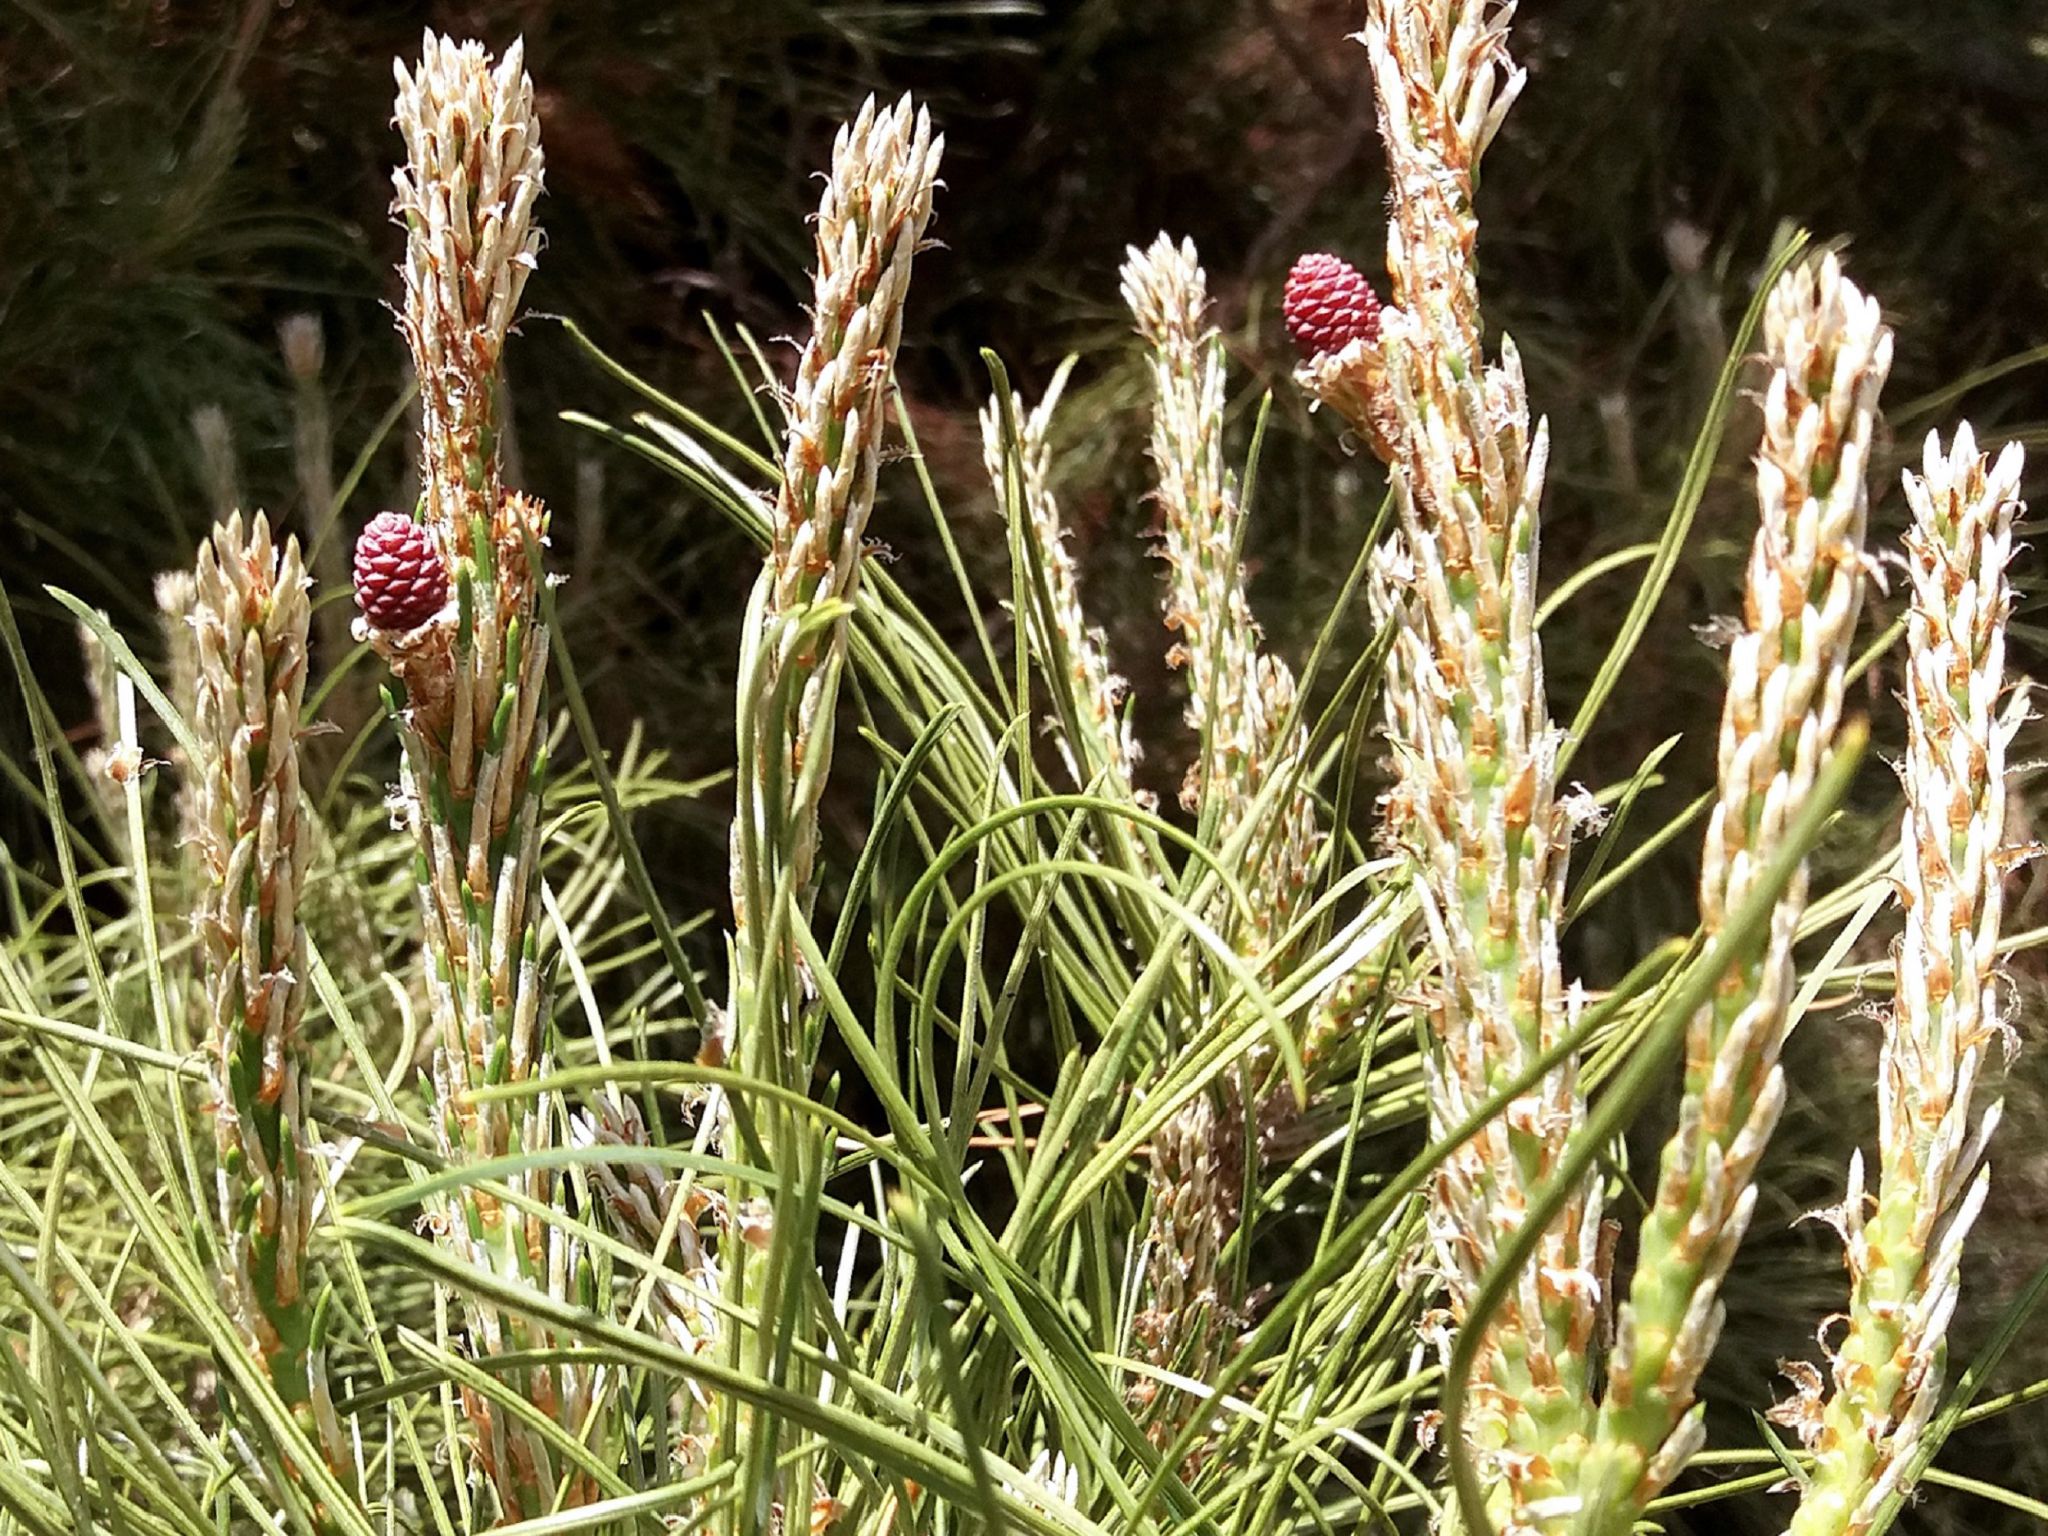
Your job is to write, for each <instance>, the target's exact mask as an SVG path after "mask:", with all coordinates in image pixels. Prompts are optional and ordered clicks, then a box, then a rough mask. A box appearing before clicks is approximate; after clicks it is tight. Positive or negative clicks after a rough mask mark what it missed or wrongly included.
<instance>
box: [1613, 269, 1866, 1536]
mask: <svg viewBox="0 0 2048 1536" xmlns="http://www.w3.org/2000/svg"><path fill="white" fill-rule="evenodd" d="M1764 352H1765V356H1766V358H1767V359H1768V361H1769V363H1770V365H1771V378H1770V383H1769V385H1768V387H1767V389H1766V392H1765V395H1764V430H1763V442H1762V445H1761V447H1760V448H1759V450H1758V454H1757V465H1756V482H1757V501H1758V506H1759V511H1760V513H1761V526H1760V527H1759V528H1758V530H1757V534H1756V539H1755V542H1754V543H1753V545H1752V546H1751V549H1750V556H1749V568H1748V579H1747V586H1746V590H1745V595H1744V614H1743V627H1742V630H1741V633H1740V634H1738V635H1737V637H1736V639H1735V642H1734V645H1733V647H1732V648H1731V650H1730V652H1729V658H1728V693H1727V698H1726V702H1725V704H1724V706H1723V710H1722V715H1721V732H1720V794H1719V798H1718V799H1717V800H1716V802H1715V805H1714V809H1713V814H1712V817H1711V819H1710V820H1709V823H1708V827H1707V836H1706V846H1705V849H1704V851H1703V854H1702V861H1701V871H1700V923H1701V927H1702V929H1703V931H1704V932H1705V934H1706V936H1707V937H1708V938H1709V939H1711V938H1713V937H1715V936H1716V935H1718V934H1719V933H1720V932H1721V930H1722V928H1723V926H1724V925H1725V923H1726V922H1727V919H1728V915H1729V913H1731V912H1733V911H1734V910H1735V909H1737V908H1738V907H1740V906H1741V905H1742V903H1743V902H1744V900H1745V899H1746V898H1747V897H1748V896H1749V895H1750V893H1751V891H1752V890H1753V889H1754V888H1755V885H1756V882H1757V881H1758V880H1759V879H1761V878H1762V875H1763V871H1764V867H1765V865H1766V864H1767V863H1768V862H1769V860H1770V858H1771V856H1772V854H1773V852H1774V851H1775V850H1776V849H1777V847H1778V846H1779V845H1780V844H1781V843H1782V842H1783V839H1784V835H1785V829H1786V828H1787V826H1788V825H1789V824H1790V823H1791V822H1792V820H1793V819H1794V818H1795V817H1796V816H1797V815H1798V814H1799V812H1800V810H1801V808H1802V807H1803V806H1804V805H1805V804H1806V801H1807V798H1808V797H1809V795H1810V794H1811V793H1812V790H1813V785H1814V782H1815V779H1816V778H1817V776H1818V775H1819V773H1820V771H1821V769H1822V768H1823V767H1824V766H1825V765H1826V763H1827V761H1828V759H1829V756H1830V754H1831V753H1832V751H1833V747H1834V740H1835V734H1836V727H1837V725H1838V724H1839V722H1840V720H1841V714H1842V689H1843V674H1844V671H1845V669H1846V667H1847V666H1848V662H1849V655H1850V641H1851V638H1852V636H1853V634H1854V632H1855V628H1856V616H1857V612H1858V610H1859V608H1860V607H1861V604H1862V591H1863V568H1864V558H1865V557H1864V553H1863V535H1864V522H1865V514H1866V509H1867V504H1868V497H1867V493H1866V489H1865V484H1864V477H1865V471H1866V468H1867V466H1868V463H1869V458H1870V440H1871V432H1872V428H1873V424H1874V422H1875V419H1876V414H1877V397H1878V391H1879V390H1880V389H1881V388H1882V387H1883V384H1884V380H1885V375H1886V373H1887V372H1888V371H1889V369H1890V367H1891V354H1892V338H1891V332H1890V330H1889V329H1887V328H1886V326H1885V325H1884V324H1883V322H1882V321H1881V320H1880V318H1879V316H1878V308H1877V304H1876V302H1875V301H1874V300H1872V299H1870V298H1867V297H1865V296H1864V295H1863V294H1862V293H1860V292H1859V291H1858V290H1857V289H1856V287H1855V285H1854V284H1852V283H1851V282H1849V280H1848V279H1847V278H1845V277H1843V275H1842V272H1841V268H1840V267H1839V265H1838V264H1837V263H1836V261H1835V259H1834V258H1833V257H1832V256H1829V257H1826V258H1824V259H1823V260H1821V261H1819V262H1817V263H1813V264H1810V265H1808V266H1805V267H1801V268H1798V269H1795V270H1793V271H1791V272H1788V273H1787V274H1786V275H1785V276H1784V277H1783V278H1781V279H1780V280H1779V282H1778V285H1777V287H1776V288H1775V289H1774V290H1773V291H1772V293H1771V295H1770V297H1769V299H1768V301H1767V304H1766V308H1765V312H1764ZM1805 910H1806V875H1805V870H1804V868H1803V867H1802V868H1801V869H1800V870H1799V871H1798V872H1797V873H1795V874H1794V876H1793V878H1792V879H1791V881H1790V883H1789V884H1788V885H1787V886H1786V887H1785V888H1784V890H1783V891H1782V892H1781V893H1780V895H1779V897H1778V900H1777V903H1776V905H1775V907H1774V908H1773V909H1772V914H1771V920H1770V926H1769V930H1768V932H1767V933H1766V934H1765V935H1764V936H1763V938H1762V939H1761V940H1760V941H1759V942H1758V943H1756V944H1755V945H1753V946H1752V947H1751V949H1750V950H1749V951H1748V952H1747V953H1745V954H1742V955H1741V956H1740V957H1739V958H1738V959H1736V960H1735V961H1734V963H1733V964H1731V966H1730V967H1729V969H1728V971H1727V973H1726V974H1725V975H1724V976H1723V978H1722V980H1721V983H1720V985H1719V987H1718V989H1717V991H1716V993H1715V996H1714V998H1713V1000H1712V1001H1711V1002H1710V1003H1708V1004H1707V1005H1706V1006H1705V1007H1704V1008H1702V1009H1701V1010H1700V1012H1699V1014H1698V1015H1697V1016H1696V1017H1695V1018H1694V1019H1693V1020H1692V1022H1691V1025H1690V1027H1689V1030H1688V1033H1687V1036H1686V1047H1685V1091H1684V1096H1683V1098H1682V1099H1681V1101H1680V1104H1679V1112H1678V1127H1677V1130H1676V1131H1675V1132H1674V1134H1673V1135H1672V1137H1671V1139H1670V1141H1669V1142H1667V1143H1666V1145H1665V1148H1664V1153H1663V1157H1662V1160H1661V1162H1660V1165H1659V1172H1658V1180H1657V1191H1656V1196H1655V1199H1654V1201H1653V1203H1652V1205H1651V1208H1650V1210H1649V1211H1648V1212H1647V1213H1646V1214H1645V1216H1644V1218H1643V1223H1642V1227H1641V1233H1640V1239H1639V1244H1638V1255H1637V1259H1636V1271H1635V1275H1634V1278H1633V1281H1632V1283H1631V1286H1630V1290H1629V1295H1628V1299H1627V1301H1626V1302H1624V1303H1623V1305H1622V1306H1621V1308H1620V1311H1619V1315H1618V1319H1617V1327H1616V1336H1615V1346H1614V1354H1613V1358H1612V1360H1611V1361H1610V1364H1609V1370H1608V1382H1607V1392H1606V1396H1605V1398H1604V1400H1603V1401H1602V1403H1601V1408H1600V1430H1599V1439H1600V1446H1599V1451H1598V1454H1597V1455H1596V1456H1595V1457H1594V1458H1593V1459H1592V1460H1591V1462H1590V1463H1589V1465H1588V1467H1587V1470H1586V1477H1585V1482H1584V1485H1583V1493H1584V1497H1585V1501H1586V1516H1585V1520H1586V1523H1585V1525H1584V1527H1583V1528H1584V1529H1585V1530H1587V1531H1590V1532H1601V1533H1605V1532H1615V1533H1625V1532H1627V1531H1628V1529H1629V1528H1630V1525H1631V1523H1632V1522H1633V1520H1634V1519H1635V1518H1636V1516H1637V1515H1638V1514H1640V1512H1641V1511H1642V1509H1643V1507H1644V1505H1645V1504H1646V1503H1647V1502H1648V1501H1649V1500H1650V1499H1651V1498H1653V1497H1655V1496H1656V1494H1657V1493H1658V1492H1659V1491H1661V1490H1662V1489H1663V1488H1664V1487H1665V1486H1667V1485H1668V1484H1669V1483H1670V1481H1671V1479H1672V1478H1673V1477H1675V1476H1676V1475H1677V1474H1678V1472H1679V1471H1680V1469H1682V1468H1683V1467H1684V1465H1685V1463H1686V1461H1687V1460H1688V1459H1689V1458H1690V1457H1691V1455H1692V1453H1693V1452H1694V1451H1695V1450H1696V1449H1697V1448H1698V1447H1699V1445H1700V1443H1701V1441H1702V1440H1703V1439H1704V1434H1705V1432H1704V1429H1703V1427H1702V1425H1701V1409H1700V1408H1699V1406H1698V1405H1697V1404H1696V1403H1695V1401H1694V1398H1695V1391H1696V1387H1697V1384H1698V1382H1699V1377H1700V1372H1701V1370H1702V1369H1703V1368H1704V1367H1705V1365H1706V1363H1707V1359H1708V1357H1709V1356H1710V1355H1711V1354H1712V1353H1713V1348H1714V1343H1715V1340H1716V1338H1717V1337H1718V1335H1719V1333H1720V1329H1721V1319H1722V1306H1721V1301H1720V1288H1721V1281H1722V1278H1723V1276H1725V1275H1726V1273H1727V1270H1728V1265H1729V1263H1730V1261H1731V1260H1732V1259H1733V1258H1734V1255H1735V1249H1736V1246H1737V1245H1738V1244H1739V1243H1740V1242H1741V1240H1742V1234H1743V1232H1744V1230H1745V1229H1746V1228H1747V1227H1748V1225H1749V1219H1750V1215H1751V1212H1752V1211H1753V1209H1754V1206H1755V1201H1756V1190H1755V1185H1754V1180H1755V1176H1756V1167H1757V1161H1758V1159H1759V1158H1760V1157H1761V1155H1762V1153H1763V1150H1764V1146H1765V1143H1766V1142H1767V1141H1768V1140H1769V1139H1770V1135H1771V1132H1772V1130H1773V1128H1774V1127H1775V1126H1776V1124H1777V1120H1778V1115H1779V1112H1780V1110H1781V1109H1782V1108H1783V1106H1784V1101H1785V1080H1784V1074H1783V1071H1782V1069H1781V1068H1780V1066H1779V1063H1778V1057H1779V1052H1780V1049H1781V1047H1782V1046H1783V1044H1784V1040H1785V1035H1786V1032H1787V1030H1788V1028H1789V1025H1790V1020H1789V1017H1788V1012H1789V1009H1790V1006H1791V1002H1792V993H1793V988H1794V984H1795V980H1796V974H1797V973H1796V969H1795V966H1794V962H1793V953H1792V947H1793V940H1794V938H1795V936H1796V933H1797V930H1798V926H1799V920H1800V917H1801V916H1802V914H1803V913H1804V912H1805Z"/></svg>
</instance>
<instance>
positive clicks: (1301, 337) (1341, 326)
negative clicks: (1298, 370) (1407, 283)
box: [1280, 251, 1380, 358]
mask: <svg viewBox="0 0 2048 1536" xmlns="http://www.w3.org/2000/svg"><path fill="white" fill-rule="evenodd" d="M1280 309H1281V313H1282V314H1284V315H1285V316H1286V318H1287V334H1288V335H1289V336H1291V337H1293V338H1294V345H1295V346H1296V348H1298V349H1299V350H1300V352H1301V355H1302V356H1303V357H1305V358H1315V357H1320V356H1321V355H1322V354H1324V353H1325V352H1341V351H1343V350H1344V349H1345V348H1346V347H1348V346H1349V345H1350V344H1351V343H1352V342H1354V341H1368V342H1370V341H1376V340H1378V339H1379V334H1380V296H1379V295H1378V294H1376V293H1374V292H1373V291H1372V284H1371V283H1369V282H1367V281H1366V279H1365V274H1364V273H1363V272H1361V271H1359V270H1358V268H1356V267H1354V266H1352V265H1351V263H1350V262H1348V261H1346V260H1344V258H1343V257H1341V256H1332V255H1329V254H1328V253H1327V252H1323V251H1313V252H1311V253H1309V254H1308V255H1306V256H1301V257H1298V258H1296V260H1295V263H1294V266H1293V267H1292V268H1291V269H1290V270H1289V271H1288V273H1287V286H1286V287H1285V288H1284V289H1283V290H1282V292H1281V296H1280Z"/></svg>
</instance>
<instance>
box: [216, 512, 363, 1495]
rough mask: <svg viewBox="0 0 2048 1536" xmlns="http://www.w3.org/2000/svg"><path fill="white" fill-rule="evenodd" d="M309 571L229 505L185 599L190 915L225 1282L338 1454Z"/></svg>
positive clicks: (291, 1400) (281, 1381)
mask: <svg viewBox="0 0 2048 1536" xmlns="http://www.w3.org/2000/svg"><path fill="white" fill-rule="evenodd" d="M307 586H308V582H307V581H306V577H305V571H304V567H303V566H302V565H301V563H300V559H299V546H298V541H297V540H296V539H287V540H286V541H285V543H284V546H283V547H282V548H279V547H278V546H277V545H276V543H275V542H273V540H272V538H271V533H270V523H269V520H268V519H267V518H265V517H264V516H263V514H262V513H260V512H259V513H258V514H257V515H256V516H255V518H254V519H253V520H252V521H251V522H250V523H248V524H247V525H246V526H245V525H244V523H243V522H242V518H241V515H240V514H239V513H237V514H235V515H233V516H231V517H230V518H229V519H228V521H227V523H226V524H225V525H223V526H216V527H215V528H214V530H213V532H212V534H211V536H210V537H209V538H208V539H207V541H206V542H205V543H203V544H202V545H200V547H199V562H198V568H197V571H196V574H195V576H194V578H193V591H192V604H191V615H192V629H193V637H194V649H195V675H194V679H193V685H192V686H193V690H194V713H193V730H194V733H195V734H196V736H197V737H198V746H199V757H198V759H197V761H194V762H192V763H189V764H188V765H187V775H188V778H189V780H190V796H191V805H192V815H193V820H194V831H195V834H196V847H197V850H198V857H199V862H200V866H201V869H202V871H203V877H204V880H205V885H204V890H203V893H202V896H201V905H200V908H199V910H198V912H197V913H196V914H195V921H196V925H197V928H198V932H199V941H200V951H201V954H202V956H203V959H204V969H205V981H206V1004H207V1065H208V1069H209V1072H210V1074H211V1077H212V1083H213V1099H214V1144H215V1148H216V1150H217V1152H218V1154H219V1166H218V1170H217V1174H216V1178H217V1181H218V1187H219V1194H220V1219H221V1229H222V1234H223V1236H224V1238H225V1243H224V1250H223V1257H222V1275H221V1280H222V1285H223V1289H224V1291H225V1293H226V1299H227V1302H228V1306H229V1310H230V1312H231V1313H232V1314H233V1316H234V1318H235V1322H236V1325H237V1327H238V1329H239V1330H240V1332H241V1335H242V1340H243V1343H244V1344H245V1345H246V1346H247V1347H248V1349H249V1351H250V1353H251V1354H253V1355H254V1356H255V1357H256V1359H257V1360H258V1361H259V1362H261V1364H262V1366H263V1368H264V1370H265V1371H266V1372H267V1373H268V1375H269V1377H270V1380H271V1383H272V1385H274V1386H275V1387H276V1388H277V1392H278V1396H279V1397H281V1398H283V1399H284V1401H285V1402H286V1403H287V1404H288V1405H290V1406H291V1407H292V1408H293V1409H294V1410H296V1411H297V1412H298V1413H300V1414H301V1415H302V1416H304V1418H305V1419H306V1421H307V1427H308V1428H309V1429H311V1430H313V1431H314V1432H315V1434H316V1438H317V1440H318V1442H319V1443H320V1444H321V1445H322V1446H323V1448H324V1450H325V1453H326V1455H327V1457H328V1459H329V1460H330V1461H331V1462H332V1463H334V1464H335V1465H337V1466H339V1465H342V1464H343V1463H342V1459H341V1458H342V1439H341V1433H340V1429H339V1426H338V1425H337V1423H336V1421H335V1417H334V1409H333V1405H332V1403H331V1402H330V1401H329V1398H328V1393H327V1380H326V1370H325V1365H324V1362H323V1359H322V1349H321V1340H320V1334H321V1331H322V1329H321V1325H320V1317H319V1308H318V1306H317V1305H316V1299H315V1296H314V1295H313V1293H312V1291H311V1280H312V1276H311V1275H310V1273H309V1268H308V1264H307V1258H306V1248H307V1242H308V1239H309V1237H310V1235H311V1232H312V1227H313V1207H314V1203H315V1201H316V1199H317V1197H318V1195H319V1193H320V1174H319V1169H318V1167H317V1166H316V1164H317V1159H318V1157H319V1152H318V1150H317V1149H316V1147H315V1146H314V1143H313V1139H312V1135H311V1132H310V1130H309V1128H308V1125H307V1122H306V1097H307V1093H308V1091H309V1089H310V1086H311V1084H310V1076H309V1073H308V1070H307V1066H306V1053H305V1047H304V1042H303V1041H302V1040H301V1038H300V1032H299V1031H300V1021H301V1019H302V1017H303V1015H304V1012H305V1004H306V993H307V988H308V987H309V985H310V984H311V980H310V978H311V970H310V967H309V966H308V964H307V948H306V929H305V924H304V923H303V922H302V921H301V920H300V917H299V902H300V899H301V897H302V896H303V894H304V892H305V886H306V872H307V869H308V867H309V865H310V864H311V862H312V853H313V814H312V811H311V809H310V808H309V807H308V806H307V804H306V801H305V797H304V795H303V793H302V792H301V789H300V784H299V712H300V706H301V705H302V704H303V702H304V699H305V691H306V627H307V622H308V617H309V613H310V606H309V604H308V602H307V598H306V589H307Z"/></svg>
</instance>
